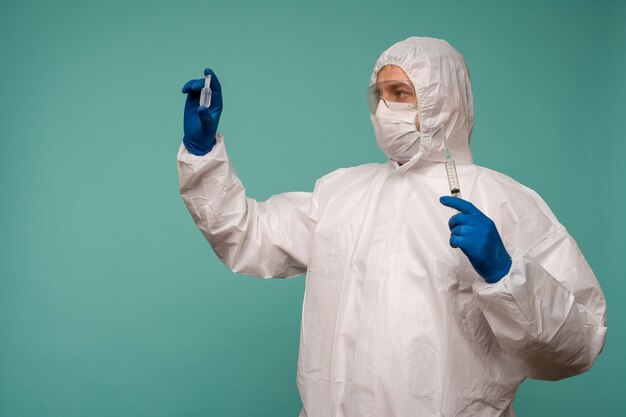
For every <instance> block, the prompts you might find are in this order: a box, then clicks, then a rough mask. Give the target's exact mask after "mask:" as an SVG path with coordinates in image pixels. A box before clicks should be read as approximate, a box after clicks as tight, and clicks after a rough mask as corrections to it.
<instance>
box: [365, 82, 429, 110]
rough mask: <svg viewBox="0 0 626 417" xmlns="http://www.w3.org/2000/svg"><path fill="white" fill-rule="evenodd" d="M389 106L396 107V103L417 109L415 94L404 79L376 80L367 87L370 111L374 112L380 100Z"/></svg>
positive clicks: (411, 86)
mask: <svg viewBox="0 0 626 417" xmlns="http://www.w3.org/2000/svg"><path fill="white" fill-rule="evenodd" d="M381 99H382V100H383V102H384V103H385V104H386V105H387V107H389V108H394V107H395V108H397V107H398V106H397V104H401V105H403V106H402V107H403V108H406V109H412V110H417V95H416V94H415V90H414V89H413V85H412V84H411V83H410V82H409V81H406V80H389V81H381V82H378V83H376V84H374V85H372V86H370V88H368V89H367V102H368V104H369V108H370V112H371V113H372V114H374V113H376V108H377V107H378V103H379V102H380V100H381Z"/></svg>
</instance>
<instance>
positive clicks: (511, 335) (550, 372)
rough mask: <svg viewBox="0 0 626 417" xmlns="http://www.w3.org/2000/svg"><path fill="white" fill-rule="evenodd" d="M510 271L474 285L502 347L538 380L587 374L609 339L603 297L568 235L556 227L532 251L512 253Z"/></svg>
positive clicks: (574, 243) (513, 251)
mask: <svg viewBox="0 0 626 417" xmlns="http://www.w3.org/2000/svg"><path fill="white" fill-rule="evenodd" d="M511 257H512V261H513V264H512V267H511V270H510V272H509V273H508V274H507V275H506V276H505V277H504V278H502V279H501V280H500V281H498V282H497V283H496V284H487V283H484V282H483V283H481V282H477V283H475V284H474V286H473V290H474V294H475V296H476V298H477V300H478V303H479V306H480V308H481V310H482V311H483V314H484V315H485V318H486V319H487V321H488V322H489V324H490V327H491V329H492V330H493V332H494V335H495V337H496V339H497V340H498V343H499V344H500V346H501V347H502V348H503V349H505V350H506V351H508V352H510V353H512V354H513V355H514V357H516V358H517V359H518V360H519V363H520V366H521V368H522V370H523V371H524V372H525V374H526V375H527V376H528V377H530V378H534V379H545V380H557V379H561V378H566V377H569V376H573V375H576V374H579V373H582V372H585V371H587V370H588V369H589V368H591V365H592V364H593V362H594V361H595V359H596V358H597V356H598V355H599V354H600V352H601V351H602V348H603V346H604V341H605V337H606V315H605V311H606V304H605V299H604V295H603V293H602V290H601V288H600V285H599V284H598V281H597V280H596V277H595V275H594V274H593V272H592V270H591V268H590V267H589V265H588V264H587V262H586V261H585V259H584V257H583V255H582V253H581V252H580V250H579V249H578V246H577V245H576V242H575V241H574V240H573V239H572V238H571V237H570V236H569V234H568V233H567V231H565V229H564V228H563V227H562V226H560V225H558V224H557V225H555V227H554V229H553V230H552V232H551V233H550V235H549V236H548V237H547V238H545V239H544V240H542V241H541V242H539V243H538V244H537V245H536V246H535V247H534V248H532V249H530V250H528V251H521V250H519V249H518V250H516V249H512V250H511Z"/></svg>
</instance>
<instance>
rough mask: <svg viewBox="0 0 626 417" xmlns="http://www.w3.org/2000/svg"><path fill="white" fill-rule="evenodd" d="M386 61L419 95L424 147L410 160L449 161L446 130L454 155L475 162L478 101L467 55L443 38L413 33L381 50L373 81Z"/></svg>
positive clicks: (458, 159) (371, 82) (412, 161)
mask: <svg viewBox="0 0 626 417" xmlns="http://www.w3.org/2000/svg"><path fill="white" fill-rule="evenodd" d="M385 65H396V66H398V67H400V68H402V69H403V70H404V72H405V73H406V74H407V76H408V77H409V78H410V79H411V81H412V82H413V86H414V87H415V91H416V94H417V100H418V116H419V121H420V131H421V132H422V134H421V139H420V151H419V153H418V154H417V155H416V156H415V157H414V158H413V159H412V160H411V161H409V162H408V163H407V164H410V165H413V164H414V163H415V162H414V161H416V160H418V159H423V160H426V161H432V162H443V161H445V159H446V156H445V148H444V136H443V135H444V134H445V135H446V137H447V141H448V149H449V151H450V154H451V155H452V158H453V159H454V160H455V161H456V162H457V163H459V164H464V163H465V164H469V163H472V153H471V151H470V148H469V140H470V136H471V133H472V128H473V127H474V103H473V95H472V86H471V84H470V78H469V72H468V70H467V65H466V63H465V59H463V56H461V54H460V53H458V52H457V51H456V50H455V49H454V48H453V47H452V46H450V44H449V43H447V42H446V41H444V40H441V39H433V38H418V37H411V38H408V39H406V40H404V41H401V42H398V43H396V44H395V45H393V46H392V47H391V48H389V49H387V50H386V51H385V52H383V53H382V54H381V55H380V57H379V58H378V60H377V61H376V64H375V65H374V71H373V72H372V76H371V78H370V86H371V85H373V84H374V83H375V82H376V78H377V76H378V71H380V69H381V68H382V67H384V66H385ZM405 165H406V164H405Z"/></svg>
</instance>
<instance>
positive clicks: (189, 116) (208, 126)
mask: <svg viewBox="0 0 626 417" xmlns="http://www.w3.org/2000/svg"><path fill="white" fill-rule="evenodd" d="M208 74H211V91H212V93H211V105H210V106H209V107H208V108H206V107H200V90H202V87H204V78H202V79H197V80H191V81H188V82H187V83H186V84H185V85H184V87H183V94H187V101H186V102H185V115H184V117H183V127H184V130H185V136H183V144H184V145H185V148H187V150H188V151H189V152H190V153H192V154H194V155H205V154H207V153H209V152H210V151H211V149H213V146H214V145H215V142H216V139H215V134H216V133H217V124H218V123H219V121H220V115H221V114H222V86H221V85H220V81H219V80H218V79H217V76H216V75H215V73H214V72H213V70H212V69H210V68H205V69H204V75H208Z"/></svg>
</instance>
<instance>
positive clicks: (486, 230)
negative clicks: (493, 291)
mask: <svg viewBox="0 0 626 417" xmlns="http://www.w3.org/2000/svg"><path fill="white" fill-rule="evenodd" d="M439 201H440V202H441V204H443V205H444V206H448V207H452V208H455V209H457V210H458V211H460V213H458V214H455V215H454V216H452V217H451V218H450V220H449V221H448V227H449V228H450V231H451V232H452V234H451V236H450V246H452V247H453V248H459V249H461V250H462V251H463V253H464V254H465V256H467V258H468V259H469V261H470V263H471V264H472V266H473V267H474V269H475V270H476V272H478V274H479V275H480V276H481V277H483V278H484V280H485V281H487V282H488V283H490V284H493V283H496V282H498V281H500V279H501V278H502V277H503V276H505V275H506V274H508V273H509V270H510V269H511V257H510V256H509V254H508V252H507V251H506V249H505V248H504V244H503V243H502V239H501V238H500V234H499V233H498V229H496V225H495V224H494V223H493V221H492V220H491V219H490V218H489V217H487V216H485V215H484V214H483V213H482V212H481V211H480V210H478V209H477V208H476V207H475V206H474V205H473V204H472V203H470V202H469V201H466V200H463V199H460V198H457V197H450V196H443V197H441V198H440V199H439Z"/></svg>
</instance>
